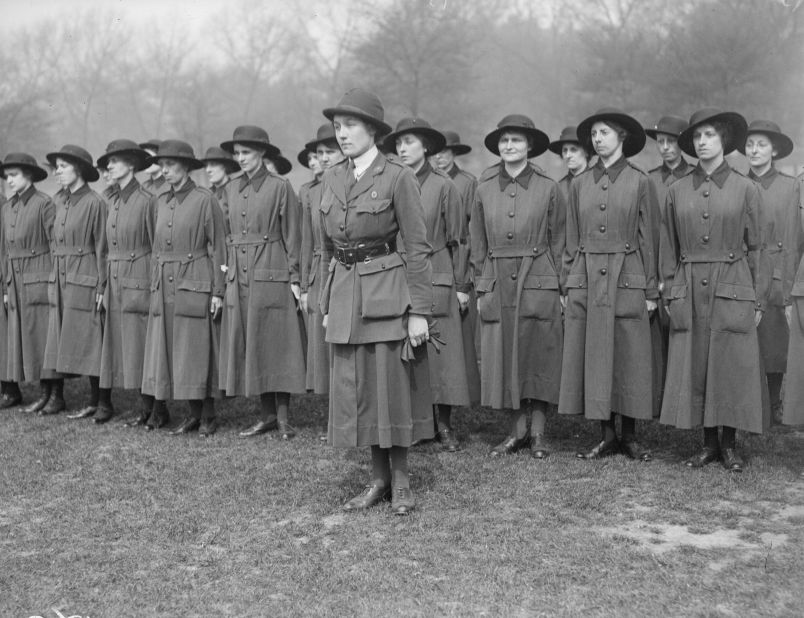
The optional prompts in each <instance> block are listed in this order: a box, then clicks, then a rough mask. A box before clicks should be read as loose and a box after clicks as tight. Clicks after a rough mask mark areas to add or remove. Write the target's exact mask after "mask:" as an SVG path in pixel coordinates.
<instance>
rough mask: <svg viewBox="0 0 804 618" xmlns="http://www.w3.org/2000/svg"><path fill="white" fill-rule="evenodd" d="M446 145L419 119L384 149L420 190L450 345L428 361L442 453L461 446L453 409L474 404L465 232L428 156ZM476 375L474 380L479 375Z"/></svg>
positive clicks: (439, 315) (436, 311)
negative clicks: (466, 334) (466, 326)
mask: <svg viewBox="0 0 804 618" xmlns="http://www.w3.org/2000/svg"><path fill="white" fill-rule="evenodd" d="M445 143H446V139H445V137H444V136H443V135H442V134H441V133H439V132H438V131H436V130H435V129H433V128H432V127H430V125H429V124H428V123H427V121H425V120H423V119H421V118H405V119H403V120H401V121H400V122H399V123H398V124H397V126H396V130H395V131H394V132H393V133H391V134H389V135H388V136H387V137H386V138H385V140H384V144H385V148H386V150H391V149H393V148H395V149H396V153H397V155H398V156H399V159H400V160H401V161H402V163H404V164H405V165H407V166H408V167H409V168H410V169H412V170H413V172H414V173H415V174H416V180H417V181H418V183H419V187H420V189H421V203H422V207H423V208H424V222H425V226H426V228H427V242H429V243H430V247H431V251H432V252H431V253H430V264H431V266H432V269H433V278H432V282H433V310H432V316H433V317H434V318H436V320H437V321H438V330H439V333H440V336H441V338H442V339H443V340H444V341H446V342H448V345H445V346H444V347H443V348H442V349H441V351H440V352H439V353H437V354H431V355H429V357H428V364H429V367H430V390H431V393H432V403H433V405H434V410H433V412H434V418H435V424H436V428H437V429H436V430H437V432H438V433H437V434H436V437H437V439H438V440H439V441H440V442H441V448H442V449H443V450H445V451H449V452H455V451H457V450H458V448H459V443H458V438H457V436H456V435H455V433H454V432H453V429H452V422H451V416H452V408H453V407H454V406H468V405H469V404H470V403H471V402H470V399H469V384H468V378H467V374H466V357H465V355H464V348H463V334H462V332H461V312H462V311H464V312H465V311H466V309H467V307H468V304H469V290H470V288H471V286H470V285H469V284H468V283H467V268H468V264H467V262H466V255H465V254H462V253H460V251H459V248H460V244H461V239H462V238H463V237H464V231H465V226H464V222H463V207H462V205H461V197H460V194H459V193H458V189H457V188H456V187H455V184H454V183H453V182H452V180H450V178H449V176H447V174H446V173H444V172H442V171H440V170H435V169H433V168H432V167H431V166H430V164H429V163H428V162H427V157H428V156H430V155H433V154H435V153H437V152H439V151H440V150H441V149H442V148H443V147H444V145H445ZM403 240H404V239H403ZM473 377H475V379H476V377H477V376H476V372H475V375H474V376H473Z"/></svg>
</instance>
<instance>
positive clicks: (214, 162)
mask: <svg viewBox="0 0 804 618" xmlns="http://www.w3.org/2000/svg"><path fill="white" fill-rule="evenodd" d="M199 160H200V161H201V163H203V164H204V171H205V172H206V173H207V178H208V179H209V186H210V189H211V190H212V193H213V194H214V195H215V199H216V200H218V201H220V200H221V198H222V197H223V190H224V187H226V185H227V184H229V180H230V178H229V176H230V175H231V174H234V173H235V172H237V171H238V170H239V169H240V166H239V165H238V164H237V161H235V160H234V159H233V158H232V155H230V154H229V153H228V152H226V151H225V150H224V149H223V148H219V147H218V146H210V147H209V148H207V152H206V153H205V154H204V157H203V158H202V159H199Z"/></svg>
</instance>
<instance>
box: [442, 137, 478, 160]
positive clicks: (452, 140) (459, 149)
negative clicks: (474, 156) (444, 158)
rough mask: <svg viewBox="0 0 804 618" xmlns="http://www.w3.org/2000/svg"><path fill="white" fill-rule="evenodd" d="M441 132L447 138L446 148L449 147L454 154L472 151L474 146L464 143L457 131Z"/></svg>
mask: <svg viewBox="0 0 804 618" xmlns="http://www.w3.org/2000/svg"><path fill="white" fill-rule="evenodd" d="M441 133H442V134H443V135H444V137H445V138H447V143H446V145H445V146H444V150H446V149H447V148H449V149H450V150H451V151H452V154H454V155H455V156H456V157H459V156H461V155H465V154H468V153H470V152H472V147H471V146H468V145H466V144H462V143H461V136H460V135H458V134H457V133H456V132H455V131H441Z"/></svg>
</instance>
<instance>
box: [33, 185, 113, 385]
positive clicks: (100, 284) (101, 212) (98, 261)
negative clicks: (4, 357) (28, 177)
mask: <svg viewBox="0 0 804 618" xmlns="http://www.w3.org/2000/svg"><path fill="white" fill-rule="evenodd" d="M54 202H55V203H56V219H55V222H54V224H53V244H52V251H53V269H52V270H51V273H50V277H49V279H48V281H49V289H48V300H49V302H50V314H49V319H48V330H47V344H46V346H45V362H44V366H45V368H47V369H55V370H56V371H58V372H61V373H72V374H78V375H88V376H99V375H100V358H101V346H102V339H103V319H102V315H101V312H100V311H98V309H97V303H96V296H97V295H98V294H103V293H104V291H105V290H106V273H107V270H106V204H105V203H104V202H103V200H102V198H101V197H100V196H99V195H98V194H97V193H95V192H94V191H92V190H91V189H90V188H89V187H88V186H87V185H83V186H82V187H81V188H80V189H78V190H77V191H75V192H74V193H70V192H69V191H67V190H66V189H62V190H61V191H59V192H58V193H56V195H55V196H54Z"/></svg>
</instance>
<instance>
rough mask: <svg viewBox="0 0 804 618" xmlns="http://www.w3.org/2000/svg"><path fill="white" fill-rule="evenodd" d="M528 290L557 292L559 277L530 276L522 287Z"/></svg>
mask: <svg viewBox="0 0 804 618" xmlns="http://www.w3.org/2000/svg"><path fill="white" fill-rule="evenodd" d="M522 287H523V288H525V289H526V290H557V289H558V277H557V276H556V275H528V276H527V277H525V282H524V283H523V285H522Z"/></svg>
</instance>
